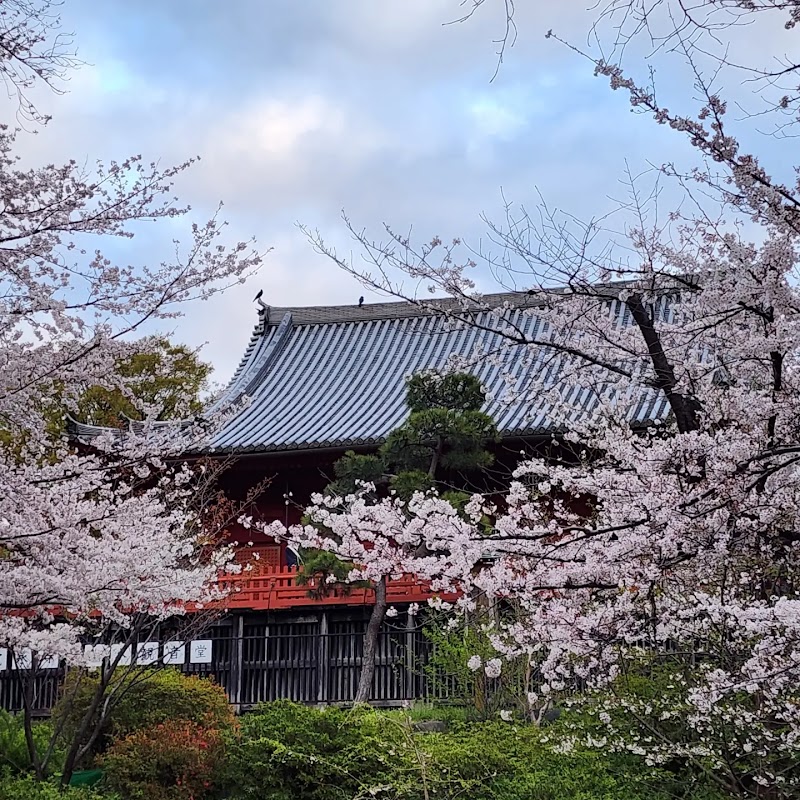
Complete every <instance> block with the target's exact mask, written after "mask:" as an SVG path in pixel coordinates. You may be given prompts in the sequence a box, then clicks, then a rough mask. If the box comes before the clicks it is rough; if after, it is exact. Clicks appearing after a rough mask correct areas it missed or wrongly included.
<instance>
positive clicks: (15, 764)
mask: <svg viewBox="0 0 800 800" xmlns="http://www.w3.org/2000/svg"><path fill="white" fill-rule="evenodd" d="M52 734H53V726H52V725H51V724H50V723H49V722H35V723H34V724H33V741H34V743H35V745H36V750H37V752H39V753H44V752H45V751H46V750H47V746H48V745H49V744H50V738H51V736H52ZM62 763H63V753H56V754H55V756H54V758H52V759H51V762H50V765H49V770H48V771H49V772H57V771H58V770H59V769H60V768H61V764H62ZM0 767H3V768H5V769H6V770H7V771H9V772H11V773H14V774H19V773H23V772H30V771H31V770H32V769H33V764H32V763H31V758H30V755H29V754H28V744H27V742H26V741H25V727H24V722H23V716H22V714H12V713H11V712H9V711H4V710H3V709H0Z"/></svg>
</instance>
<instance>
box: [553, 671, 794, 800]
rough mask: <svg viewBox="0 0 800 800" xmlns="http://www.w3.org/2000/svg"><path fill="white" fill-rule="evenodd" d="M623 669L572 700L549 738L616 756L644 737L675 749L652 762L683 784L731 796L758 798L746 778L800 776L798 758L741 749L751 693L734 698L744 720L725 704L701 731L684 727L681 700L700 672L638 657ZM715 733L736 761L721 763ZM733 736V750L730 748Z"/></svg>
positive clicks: (685, 707)
mask: <svg viewBox="0 0 800 800" xmlns="http://www.w3.org/2000/svg"><path fill="white" fill-rule="evenodd" d="M626 666H627V669H626V671H625V672H624V673H623V674H621V675H620V676H619V677H617V678H616V680H614V682H613V683H612V684H611V685H610V686H608V687H606V688H605V689H604V690H603V691H597V692H592V693H588V694H586V695H583V696H580V697H577V698H575V699H574V700H573V701H572V705H573V709H572V711H571V712H570V713H568V714H566V715H565V716H564V717H563V718H562V719H560V720H559V722H558V725H557V727H556V731H555V733H554V739H556V740H557V739H559V738H560V739H561V740H562V741H571V742H575V743H576V744H578V745H581V746H594V747H598V746H600V747H612V748H613V749H615V750H620V751H624V750H633V749H634V747H635V746H636V743H637V742H641V741H647V740H648V738H655V739H659V740H663V741H668V742H671V743H674V744H675V745H677V747H675V749H674V750H672V751H671V752H669V753H668V754H665V755H664V756H663V757H661V758H657V757H654V756H652V755H651V756H650V761H651V763H656V764H660V765H662V766H663V767H664V768H667V769H669V770H670V771H672V772H677V773H679V774H681V775H682V776H684V777H683V780H684V782H685V783H686V784H687V785H688V784H689V783H690V782H691V781H701V782H703V783H705V784H708V783H714V784H716V785H718V786H719V787H720V788H721V791H723V793H725V794H728V793H729V794H730V795H732V796H736V795H737V794H740V793H741V791H742V789H745V791H750V792H752V793H753V794H756V795H757V794H758V792H759V791H760V790H759V789H758V784H757V783H755V782H753V781H752V779H749V780H748V776H754V775H760V774H762V775H763V774H765V773H772V774H775V775H779V776H781V781H780V782H781V783H783V782H785V783H786V784H787V785H788V786H791V785H792V784H793V783H795V782H797V781H798V778H800V774H799V773H800V764H798V762H797V759H793V758H788V757H787V756H786V754H785V753H784V752H783V751H782V750H781V749H775V750H756V749H755V748H753V749H752V750H749V749H748V748H746V747H744V743H745V742H746V741H747V737H748V736H751V735H752V733H753V732H752V730H751V726H752V723H751V722H750V721H749V720H750V719H751V717H755V716H756V715H757V713H758V709H757V707H756V703H757V697H756V696H752V695H748V693H746V692H743V693H742V695H741V696H740V697H737V698H736V704H737V705H736V708H737V713H738V714H739V715H741V716H736V717H734V716H731V715H730V713H729V708H728V707H727V705H723V706H722V708H721V709H715V710H714V711H712V712H711V713H710V714H709V715H708V719H707V721H706V726H705V728H700V729H699V730H698V726H697V725H694V724H687V723H686V717H687V715H688V714H689V713H691V706H690V704H689V703H688V702H687V700H686V696H687V694H691V692H693V691H696V690H697V688H698V687H699V686H701V685H702V682H703V680H704V674H703V669H702V667H701V668H700V669H698V667H697V665H694V664H690V663H686V662H684V663H682V662H681V660H680V659H678V658H672V659H669V660H667V659H665V663H662V664H660V665H655V666H654V665H653V664H652V663H650V661H649V660H648V659H643V660H642V662H641V664H640V665H639V668H638V669H637V668H636V665H635V664H627V665H626ZM794 702H795V703H797V704H800V692H797V693H796V694H795V699H794ZM726 712H727V715H726V725H725V726H724V727H722V726H720V727H719V728H718V727H717V724H718V723H717V717H718V715H720V713H726ZM719 736H725V737H726V738H727V739H728V740H729V741H728V742H727V743H725V746H726V747H729V748H731V749H732V748H733V747H736V746H739V747H742V748H743V749H744V750H745V753H744V755H743V756H742V757H741V758H740V759H739V760H738V761H737V762H736V763H731V764H723V763H720V762H719V760H718V759H717V758H716V757H715V755H714V753H715V752H717V751H718V750H719V749H722V743H720V742H718V741H717V737H719ZM737 739H738V740H739V742H738V745H737V744H733V742H734V741H735V740H737ZM709 744H711V746H710V747H709ZM789 796H793V795H792V794H791V793H789Z"/></svg>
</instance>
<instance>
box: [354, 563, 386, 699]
mask: <svg viewBox="0 0 800 800" xmlns="http://www.w3.org/2000/svg"><path fill="white" fill-rule="evenodd" d="M386 608H387V604H386V578H385V577H384V578H381V579H380V580H379V581H378V583H377V584H376V585H375V605H374V606H373V607H372V614H371V615H370V618H369V623H368V625H367V630H366V632H365V633H364V652H363V655H362V658H361V675H360V676H359V678H358V689H356V696H355V702H356V703H368V702H369V699H370V694H371V693H372V677H373V675H374V674H375V652H376V650H377V649H378V636H379V635H380V632H381V625H383V620H384V619H385V618H386Z"/></svg>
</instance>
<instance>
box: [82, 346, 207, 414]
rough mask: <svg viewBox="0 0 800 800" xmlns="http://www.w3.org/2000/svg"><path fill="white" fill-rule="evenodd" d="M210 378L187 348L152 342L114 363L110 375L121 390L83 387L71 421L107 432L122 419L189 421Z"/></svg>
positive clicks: (200, 404)
mask: <svg viewBox="0 0 800 800" xmlns="http://www.w3.org/2000/svg"><path fill="white" fill-rule="evenodd" d="M210 372H211V367H210V366H209V365H208V364H205V363H203V362H202V361H200V360H199V359H198V357H197V355H196V354H195V353H194V352H192V351H191V350H189V349H188V348H187V347H185V346H183V345H175V344H172V343H170V342H169V341H168V340H167V339H164V338H160V337H156V338H153V339H151V340H148V341H147V342H146V343H145V345H144V347H143V349H142V350H141V351H140V352H137V353H133V354H132V355H129V356H126V357H123V358H121V359H120V360H119V361H117V362H116V364H115V365H114V374H115V375H118V376H119V377H120V379H121V381H120V382H121V387H108V386H103V385H97V386H90V387H88V388H87V389H86V390H85V391H84V392H83V393H82V394H81V396H80V398H79V399H78V403H77V408H76V410H75V416H76V417H77V418H78V419H79V420H81V421H82V422H88V423H91V424H93V425H105V426H109V427H117V426H118V425H119V424H120V419H121V418H122V417H129V418H131V419H144V418H149V419H156V420H165V419H176V418H182V417H190V416H192V415H194V414H198V413H200V411H201V410H202V403H201V401H200V393H201V391H202V390H203V389H204V388H205V386H206V382H207V379H208V376H209V374H210Z"/></svg>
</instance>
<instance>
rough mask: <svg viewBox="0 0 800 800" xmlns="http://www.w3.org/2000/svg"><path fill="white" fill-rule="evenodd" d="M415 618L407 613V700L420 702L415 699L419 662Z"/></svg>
mask: <svg viewBox="0 0 800 800" xmlns="http://www.w3.org/2000/svg"><path fill="white" fill-rule="evenodd" d="M415 628H416V624H415V618H414V617H413V616H412V615H411V614H409V613H408V612H406V698H407V699H408V700H418V699H419V698H417V697H415V694H416V692H415V689H416V682H417V681H416V674H415V673H416V666H417V664H416V661H417V658H416V656H417V649H416V643H417V637H416V630H415Z"/></svg>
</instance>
